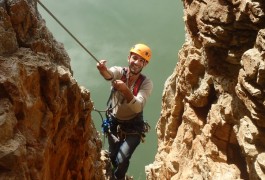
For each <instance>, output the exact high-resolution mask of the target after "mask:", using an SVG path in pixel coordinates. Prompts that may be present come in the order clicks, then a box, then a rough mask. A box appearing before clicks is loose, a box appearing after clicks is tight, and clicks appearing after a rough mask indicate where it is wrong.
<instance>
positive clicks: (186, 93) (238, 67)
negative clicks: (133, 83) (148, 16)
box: [146, 0, 265, 180]
mask: <svg viewBox="0 0 265 180" xmlns="http://www.w3.org/2000/svg"><path fill="white" fill-rule="evenodd" d="M183 5H184V21H185V29H186V40H185V44H184V45H183V47H182V49H181V50H180V52H179V59H178V63H177V66H176V68H175V71H174V72H173V74H172V75H171V76H170V77H169V78H168V80H167V81H166V83H165V89H164V92H163V100H162V112H161V116H160V119H159V121H158V123H157V126H156V131H157V135H158V152H157V154H156V157H155V161H154V162H153V164H150V165H148V166H146V173H147V179H150V180H151V179H152V180H154V179H158V180H160V179H168V180H169V179H172V180H174V179H178V180H179V179H183V180H184V179H185V180H187V179H194V180H195V179H196V180H200V179H229V180H230V179H231V180H232V179H251V180H256V179H265V174H264V172H265V161H264V158H265V139H264V137H265V134H264V133H265V101H264V100H265V95H264V93H265V83H264V82H265V62H264V61H265V1H264V0H183Z"/></svg>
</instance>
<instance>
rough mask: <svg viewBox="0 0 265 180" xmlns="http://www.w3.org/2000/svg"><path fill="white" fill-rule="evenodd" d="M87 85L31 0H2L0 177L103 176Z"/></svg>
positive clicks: (89, 177)
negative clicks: (76, 74)
mask: <svg viewBox="0 0 265 180" xmlns="http://www.w3.org/2000/svg"><path fill="white" fill-rule="evenodd" d="M91 110H92V103H91V100H90V93H89V91H88V90H86V89H84V88H82V87H80V86H79V85H78V83H77V82H76V81H75V79H74V78H73V77H72V71H71V68H70V59H69V57H68V55H67V53H66V52H65V50H64V48H63V45H62V44H60V43H58V42H56V41H55V40H54V38H53V36H52V34H51V33H50V32H49V31H48V30H47V28H46V26H45V22H44V20H43V19H42V18H41V16H40V14H39V13H38V11H37V5H36V1H33V0H0V179H20V180H23V179H47V180H49V179H56V180H57V179H58V180H60V179H63V180H65V179H93V180H94V179H102V178H103V174H102V173H103V172H102V171H101V170H102V167H103V164H102V162H101V160H100V150H101V147H102V145H101V140H100V138H99V136H98V134H97V131H96V129H95V127H94V124H93V122H92V121H91Z"/></svg>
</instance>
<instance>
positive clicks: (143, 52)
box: [130, 44, 152, 62]
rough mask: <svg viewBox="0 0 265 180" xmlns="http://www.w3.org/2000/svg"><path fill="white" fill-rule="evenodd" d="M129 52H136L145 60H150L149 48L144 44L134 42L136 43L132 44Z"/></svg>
mask: <svg viewBox="0 0 265 180" xmlns="http://www.w3.org/2000/svg"><path fill="white" fill-rule="evenodd" d="M130 52H131V53H135V54H138V55H139V56H141V57H142V58H144V59H145V60H146V61H147V62H149V61H150V59H151V56H152V52H151V49H150V48H149V47H148V46H147V45H145V44H136V45H134V46H133V47H132V48H131V50H130Z"/></svg>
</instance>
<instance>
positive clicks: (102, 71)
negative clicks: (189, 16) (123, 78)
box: [97, 60, 112, 80]
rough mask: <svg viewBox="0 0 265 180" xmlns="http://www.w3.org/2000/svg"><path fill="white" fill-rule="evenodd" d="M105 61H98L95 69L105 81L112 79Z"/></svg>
mask: <svg viewBox="0 0 265 180" xmlns="http://www.w3.org/2000/svg"><path fill="white" fill-rule="evenodd" d="M106 62H107V61H106V60H100V61H99V63H97V68H98V70H99V72H100V74H101V75H102V76H103V77H104V78H105V79H106V80H111V79H112V75H111V73H110V72H109V71H108V68H107V66H106Z"/></svg>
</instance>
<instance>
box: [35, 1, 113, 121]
mask: <svg viewBox="0 0 265 180" xmlns="http://www.w3.org/2000/svg"><path fill="white" fill-rule="evenodd" d="M37 2H38V3H39V5H40V6H41V7H42V8H43V9H44V10H45V11H46V12H47V13H48V14H49V15H50V16H51V17H52V18H53V19H54V20H55V21H56V22H57V23H58V24H59V25H60V26H61V27H62V28H63V29H64V30H65V31H66V32H67V33H68V34H69V35H70V36H71V37H72V38H73V39H74V40H75V41H76V42H77V43H78V44H79V45H80V46H81V47H82V48H83V49H84V50H85V51H86V52H87V53H88V54H89V55H90V56H91V57H92V58H93V59H94V60H95V61H96V62H98V63H100V62H99V60H98V59H97V58H96V57H95V56H94V55H93V54H92V53H91V52H90V51H89V50H88V49H87V48H86V47H85V46H84V45H83V44H82V43H81V42H80V41H79V40H78V39H77V38H76V37H75V36H74V35H73V34H72V33H71V32H70V31H69V30H68V29H67V28H66V27H65V26H64V25H63V24H62V23H61V22H60V21H59V20H58V19H57V18H56V17H55V16H54V14H53V13H52V12H51V11H50V10H49V9H48V8H47V7H46V6H44V4H42V3H41V2H40V1H39V0H37ZM107 72H108V73H109V74H110V72H109V71H107ZM110 75H111V74H110ZM111 109H113V108H111ZM111 109H110V108H108V109H107V110H98V109H96V108H95V107H93V110H94V111H96V112H98V114H99V115H100V117H101V119H102V121H103V116H102V114H101V112H107V111H110V110H111Z"/></svg>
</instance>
